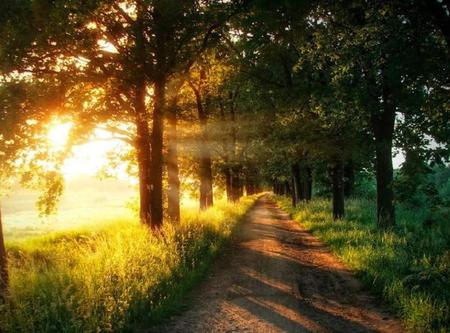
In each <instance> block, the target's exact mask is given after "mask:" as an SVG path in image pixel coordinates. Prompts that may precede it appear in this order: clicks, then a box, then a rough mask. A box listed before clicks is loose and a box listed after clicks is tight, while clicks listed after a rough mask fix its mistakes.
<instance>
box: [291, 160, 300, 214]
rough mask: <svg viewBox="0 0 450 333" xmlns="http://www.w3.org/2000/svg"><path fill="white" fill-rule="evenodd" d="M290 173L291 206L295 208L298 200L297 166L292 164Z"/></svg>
mask: <svg viewBox="0 0 450 333" xmlns="http://www.w3.org/2000/svg"><path fill="white" fill-rule="evenodd" d="M291 173H292V206H293V207H296V206H297V202H298V201H299V200H298V192H299V191H298V183H299V181H298V177H299V172H298V164H297V163H294V164H292V166H291Z"/></svg>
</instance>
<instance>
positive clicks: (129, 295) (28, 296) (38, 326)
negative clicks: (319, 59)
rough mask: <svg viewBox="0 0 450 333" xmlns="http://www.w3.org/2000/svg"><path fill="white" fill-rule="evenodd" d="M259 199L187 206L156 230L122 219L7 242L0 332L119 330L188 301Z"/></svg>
mask: <svg viewBox="0 0 450 333" xmlns="http://www.w3.org/2000/svg"><path fill="white" fill-rule="evenodd" d="M254 200H255V198H254V197H248V198H246V199H243V200H242V201H241V203H239V204H227V203H225V202H221V203H219V204H218V205H216V207H215V208H211V209H209V210H207V211H205V212H202V213H197V212H193V211H183V212H182V222H181V224H180V225H169V224H166V225H165V226H164V228H163V230H161V232H162V233H161V234H160V235H159V236H155V235H153V234H151V232H150V231H149V230H148V229H147V228H146V227H145V226H142V225H139V224H138V222H137V221H135V220H121V221H116V222H113V223H111V224H109V225H106V226H105V227H104V228H102V229H100V230H96V231H92V230H89V229H85V230H74V231H72V232H69V231H68V232H64V233H59V234H50V235H47V236H45V237H39V238H33V239H27V240H25V241H22V242H16V243H11V244H9V246H8V250H9V258H10V275H11V289H10V293H11V295H10V298H9V301H8V303H7V304H6V305H2V309H1V310H2V316H1V319H0V327H1V330H2V332H99V331H102V332H109V331H111V332H118V331H128V330H132V329H133V328H136V325H142V324H143V322H155V321H159V320H162V319H163V318H165V317H166V316H167V315H168V314H169V313H173V312H174V311H176V310H177V309H178V310H179V309H180V308H181V307H182V306H183V304H182V300H183V295H185V294H186V292H187V291H188V290H189V289H190V288H191V287H192V286H193V284H194V283H195V282H196V281H197V280H198V279H199V278H200V277H201V276H202V275H203V274H204V273H205V271H206V269H207V268H208V266H209V264H210V263H211V260H212V258H214V257H215V256H216V255H217V254H218V251H219V250H220V249H221V248H222V246H223V244H224V242H226V241H227V240H229V238H230V237H231V235H232V232H233V230H234V229H235V227H236V225H237V224H238V222H239V221H240V219H241V218H242V217H243V215H244V213H245V212H246V211H247V210H248V208H249V207H250V205H251V204H252V203H253V201H254Z"/></svg>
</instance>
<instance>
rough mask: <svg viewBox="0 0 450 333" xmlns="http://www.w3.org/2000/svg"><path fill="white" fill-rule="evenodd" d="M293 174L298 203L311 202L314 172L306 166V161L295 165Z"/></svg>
mask: <svg viewBox="0 0 450 333" xmlns="http://www.w3.org/2000/svg"><path fill="white" fill-rule="evenodd" d="M292 173H293V175H294V180H295V185H296V186H295V187H296V190H297V200H298V201H309V200H311V196H312V175H311V174H312V172H311V168H309V167H308V166H306V165H305V163H304V161H299V162H296V163H294V164H293V166H292Z"/></svg>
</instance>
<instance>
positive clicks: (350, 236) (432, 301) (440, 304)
mask: <svg viewBox="0 0 450 333" xmlns="http://www.w3.org/2000/svg"><path fill="white" fill-rule="evenodd" d="M276 200H277V201H278V202H279V204H280V205H281V206H282V207H283V208H284V209H286V210H287V211H288V212H290V213H291V215H292V216H293V218H294V219H295V220H297V221H299V222H300V223H301V224H302V225H304V226H305V227H306V228H307V229H309V230H310V231H311V232H312V233H313V234H314V235H316V236H318V237H319V238H320V239H322V240H323V241H324V242H325V243H327V244H328V245H329V246H330V248H331V250H332V251H333V252H334V253H336V254H337V255H338V256H339V257H340V258H341V259H342V261H343V262H345V263H346V264H347V265H348V266H349V267H350V268H352V269H353V270H355V271H356V274H357V275H358V277H359V278H360V279H361V280H362V281H363V282H364V283H365V285H366V286H367V287H368V288H369V289H371V290H372V291H373V292H374V293H376V294H378V295H381V296H382V297H383V298H384V299H385V300H386V301H387V302H388V303H390V304H391V305H392V307H393V308H394V309H395V310H396V312H397V313H398V314H399V315H400V316H401V317H402V318H403V319H404V322H405V324H406V326H407V328H408V329H409V330H411V331H412V332H432V331H433V332H448V330H449V329H450V326H449V320H450V317H449V313H450V311H449V306H450V250H449V249H450V246H449V244H450V228H449V227H448V220H442V221H441V222H440V223H437V224H435V225H432V226H423V223H422V222H423V220H424V218H425V213H424V212H423V211H421V210H410V209H406V208H403V207H399V208H398V209H397V226H396V227H395V228H394V229H393V230H390V231H386V232H382V231H380V230H377V229H376V227H375V220H374V219H375V216H376V211H375V205H374V203H373V200H372V201H369V200H362V199H351V200H348V201H347V203H346V205H347V216H346V218H345V219H344V220H341V221H333V220H332V218H331V207H330V202H329V200H323V199H315V200H313V201H312V202H311V203H308V204H300V205H299V206H298V207H297V208H293V207H292V206H291V204H290V200H289V199H287V198H285V197H277V198H276Z"/></svg>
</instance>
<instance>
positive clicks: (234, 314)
mask: <svg viewBox="0 0 450 333" xmlns="http://www.w3.org/2000/svg"><path fill="white" fill-rule="evenodd" d="M191 298H192V299H191V300H190V304H189V310H187V311H186V312H184V313H182V314H181V315H179V316H175V317H172V318H171V319H170V320H169V321H168V323H167V324H164V325H162V326H158V327H153V328H151V329H150V331H149V332H180V333H181V332H183V333H187V332H196V333H197V332H199V333H200V332H298V333H301V332H345V333H349V332H389V333H395V332H403V327H402V324H401V322H400V321H399V320H398V319H396V318H395V317H394V316H393V315H392V314H391V313H390V312H389V311H388V310H387V309H386V307H385V306H383V304H382V303H381V302H380V300H378V299H376V298H375V297H373V296H371V295H369V294H368V293H367V291H365V290H364V288H363V287H362V285H361V284H360V282H358V280H356V278H355V277H354V276H353V274H352V272H351V271H350V270H349V269H348V268H346V267H345V265H344V264H343V263H341V262H340V261H339V259H338V258H337V257H336V256H334V255H333V254H331V253H330V252H329V250H328V249H327V247H326V246H325V245H324V244H323V243H321V242H320V241H319V240H318V239H317V238H315V237H314V236H312V235H311V234H310V233H308V232H307V231H306V230H305V229H304V228H303V227H302V226H301V224H299V223H298V222H295V221H292V220H291V219H290V218H289V216H288V215H287V214H286V213H284V212H283V211H282V210H281V209H280V208H278V207H277V206H276V205H275V204H274V203H273V202H271V201H270V199H269V198H268V197H263V198H261V199H259V201H258V202H257V203H256V205H255V206H254V207H253V208H252V209H251V210H250V212H249V213H248V216H247V219H246V222H245V223H243V225H242V227H241V228H240V230H239V231H238V233H237V235H236V237H235V240H234V242H233V244H232V245H231V246H230V247H229V248H228V250H227V253H226V254H225V255H224V256H223V257H221V258H219V260H217V263H216V264H215V265H214V266H213V267H212V269H211V271H210V274H209V276H208V277H207V279H206V281H205V282H203V283H202V284H201V285H200V286H198V287H197V288H196V289H195V290H194V291H193V292H192V295H191Z"/></svg>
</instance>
